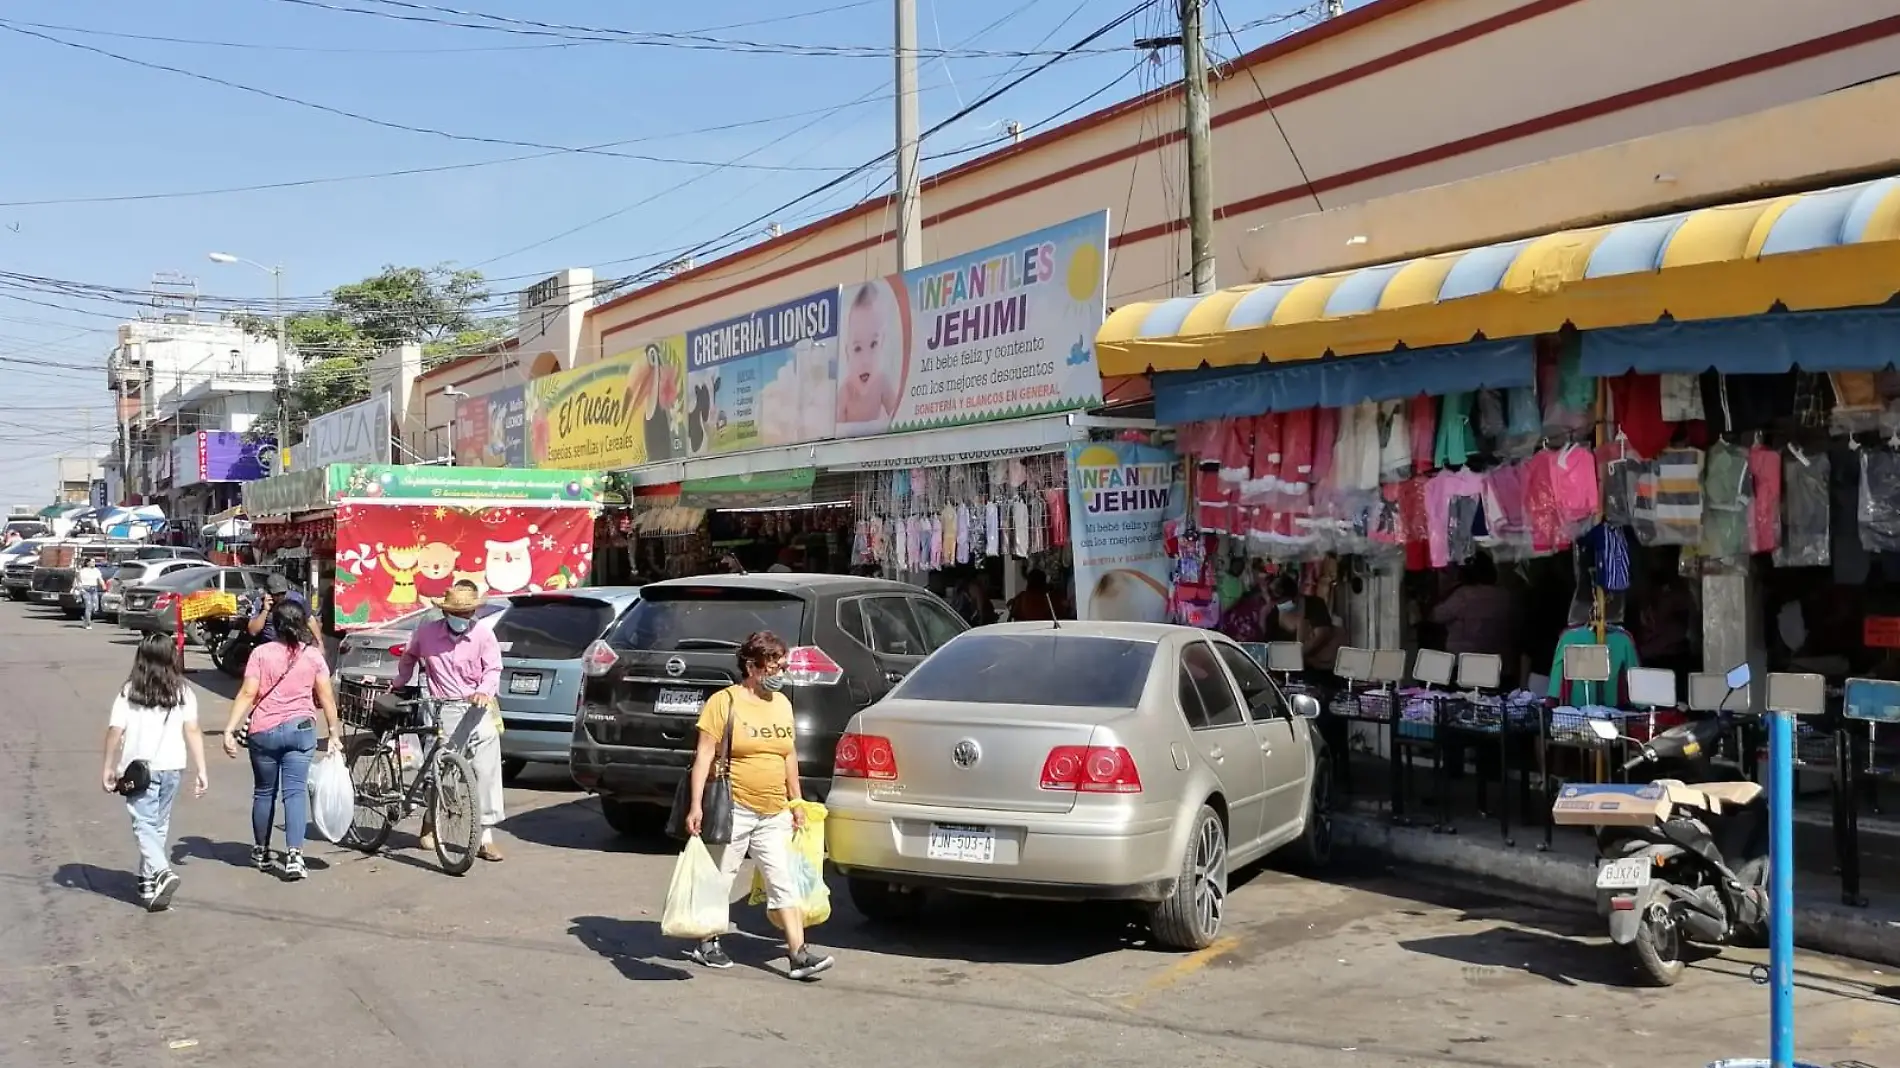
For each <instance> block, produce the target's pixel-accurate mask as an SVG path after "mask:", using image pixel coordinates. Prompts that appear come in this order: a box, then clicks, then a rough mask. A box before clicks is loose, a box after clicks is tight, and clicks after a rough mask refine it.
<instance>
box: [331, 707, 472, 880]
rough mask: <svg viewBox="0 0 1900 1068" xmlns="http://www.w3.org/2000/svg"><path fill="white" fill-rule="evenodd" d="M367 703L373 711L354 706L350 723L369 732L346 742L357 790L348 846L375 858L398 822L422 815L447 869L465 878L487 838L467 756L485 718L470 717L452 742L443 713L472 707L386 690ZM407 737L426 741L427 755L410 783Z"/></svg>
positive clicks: (465, 717) (348, 717)
mask: <svg viewBox="0 0 1900 1068" xmlns="http://www.w3.org/2000/svg"><path fill="white" fill-rule="evenodd" d="M367 703H368V704H369V706H370V707H369V709H368V711H367V714H363V712H362V710H361V709H360V708H358V707H352V708H350V709H348V710H346V712H345V715H344V717H343V718H344V722H345V723H347V724H349V725H350V726H355V727H362V728H364V731H365V733H357V734H353V735H351V736H350V738H349V739H348V740H347V741H346V742H345V743H344V763H345V766H347V767H348V768H349V769H350V783H351V785H352V786H354V787H355V789H356V811H355V814H354V816H353V818H352V819H351V821H350V830H349V833H348V834H346V835H345V836H344V839H343V844H344V845H347V846H349V847H351V848H353V849H359V850H361V851H363V852H365V853H372V854H373V853H375V852H377V851H378V850H380V849H382V848H383V845H384V844H385V843H387V842H388V841H389V834H390V831H391V830H393V829H394V828H395V825H396V824H397V823H399V822H401V821H402V820H405V819H408V818H409V817H410V816H412V815H414V814H416V813H417V812H418V811H423V812H426V813H427V819H426V820H425V822H426V823H427V824H429V825H431V826H433V827H434V829H435V833H434V837H435V856H436V860H437V861H438V862H440V863H441V865H442V870H443V871H445V872H447V873H448V874H450V875H463V874H466V873H467V872H468V870H469V868H471V867H473V866H474V865H475V851H476V850H477V849H478V848H479V847H480V845H481V837H482V820H481V800H480V795H479V794H478V793H477V790H476V785H475V769H474V766H473V765H471V764H470V763H469V762H468V757H467V756H466V755H465V754H466V752H467V750H468V745H469V739H470V736H471V735H472V734H473V733H474V729H475V726H476V724H478V723H479V722H480V720H481V717H480V715H479V714H473V715H471V714H464V715H463V716H462V721H461V724H460V726H458V728H457V729H456V732H455V735H454V736H453V737H448V738H445V737H444V736H443V734H442V709H443V708H444V706H447V705H453V704H465V703H466V702H461V701H446V700H439V699H436V698H430V697H421V696H408V695H403V694H398V693H395V692H393V691H383V692H382V693H380V694H378V695H377V696H376V697H375V698H374V699H373V700H371V701H369V702H367ZM405 737H414V738H418V739H427V748H426V750H425V751H424V752H423V755H422V757H421V759H419V760H417V761H416V762H415V764H414V767H413V770H412V771H411V773H410V774H409V777H408V778H407V779H406V780H405V778H404V771H405V769H404V766H403V764H404V761H403V759H402V739H403V738H405ZM458 818H460V819H462V820H463V821H464V822H465V824H466V826H464V823H463V822H457V820H458Z"/></svg>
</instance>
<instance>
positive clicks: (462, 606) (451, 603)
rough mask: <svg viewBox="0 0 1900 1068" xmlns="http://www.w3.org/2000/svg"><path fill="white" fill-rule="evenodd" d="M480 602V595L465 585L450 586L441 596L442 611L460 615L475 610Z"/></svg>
mask: <svg viewBox="0 0 1900 1068" xmlns="http://www.w3.org/2000/svg"><path fill="white" fill-rule="evenodd" d="M481 603H482V598H481V595H480V594H477V593H476V592H475V591H474V590H471V589H469V588H468V587H467V586H450V587H449V592H448V593H447V594H446V595H445V596H444V597H443V598H442V611H444V612H448V613H450V614H453V615H462V614H464V613H468V612H473V611H475V609H476V608H478V607H480V606H481Z"/></svg>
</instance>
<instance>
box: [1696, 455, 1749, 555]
mask: <svg viewBox="0 0 1900 1068" xmlns="http://www.w3.org/2000/svg"><path fill="white" fill-rule="evenodd" d="M1753 498H1754V482H1753V480H1752V479H1751V478H1750V477H1749V468H1748V450H1747V449H1744V448H1742V447H1741V446H1739V445H1732V444H1730V443H1728V442H1726V441H1718V442H1715V443H1714V444H1712V445H1710V446H1709V451H1708V453H1707V454H1706V455H1705V456H1704V459H1703V465H1702V541H1701V550H1702V555H1704V556H1708V557H1712V558H1715V559H1727V558H1729V557H1737V556H1743V555H1746V554H1747V552H1748V539H1749V524H1750V519H1749V511H1750V509H1751V507H1752V505H1753Z"/></svg>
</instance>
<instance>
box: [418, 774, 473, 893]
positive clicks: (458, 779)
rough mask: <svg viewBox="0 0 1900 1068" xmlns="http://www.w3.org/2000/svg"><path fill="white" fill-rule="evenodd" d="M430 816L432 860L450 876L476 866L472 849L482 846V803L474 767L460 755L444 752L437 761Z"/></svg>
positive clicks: (431, 791)
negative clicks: (432, 830)
mask: <svg viewBox="0 0 1900 1068" xmlns="http://www.w3.org/2000/svg"><path fill="white" fill-rule="evenodd" d="M429 816H430V822H431V823H432V824H433V825H434V826H435V859H437V860H438V861H441V862H442V870H443V871H445V872H448V873H449V874H450V875H462V874H465V873H466V872H467V871H468V869H469V868H471V867H473V866H474V865H475V850H476V849H477V848H478V847H479V846H480V845H481V840H482V805H481V798H480V797H479V796H478V795H477V794H476V792H475V769H474V768H471V767H470V766H469V763H468V761H467V760H466V759H464V758H463V757H462V754H460V753H443V754H442V756H441V759H439V760H438V761H437V762H436V765H435V785H434V787H433V788H432V789H431V790H430V791H429Z"/></svg>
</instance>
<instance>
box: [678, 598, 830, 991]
mask: <svg viewBox="0 0 1900 1068" xmlns="http://www.w3.org/2000/svg"><path fill="white" fill-rule="evenodd" d="M785 657H786V648H785V643H784V642H783V641H782V640H780V638H779V636H778V635H776V634H773V633H772V632H771V631H769V630H762V631H758V632H756V633H754V634H752V635H750V636H749V637H747V638H746V640H745V643H744V644H742V645H740V646H739V675H740V678H741V680H742V681H741V682H739V684H738V685H736V686H728V687H726V688H725V689H723V690H720V691H719V692H718V693H716V694H713V695H712V696H711V697H709V698H707V699H706V705H705V707H704V708H702V709H700V712H699V748H698V749H697V750H696V751H695V752H694V754H693V770H692V784H691V787H690V789H691V790H692V794H691V797H692V799H693V807H692V809H691V810H690V811H688V812H687V814H686V832H687V833H688V834H691V835H694V836H697V835H698V834H699V829H700V827H701V826H702V825H703V824H704V823H705V818H706V814H705V812H703V811H702V810H701V804H702V799H703V798H704V797H705V796H706V780H707V779H708V778H710V777H711V776H712V766H713V761H714V760H715V759H717V758H718V755H719V747H720V746H721V745H722V744H724V741H725V737H726V724H727V722H728V721H730V722H731V724H732V753H731V757H730V762H729V765H728V767H729V771H728V773H727V775H728V777H729V778H730V779H731V780H732V842H731V843H730V844H728V845H723V846H709V847H708V848H709V849H710V850H711V851H712V855H713V862H714V863H716V864H718V865H719V871H720V873H721V874H723V875H724V876H725V877H726V878H727V879H728V880H730V879H732V878H733V877H734V876H736V875H737V874H738V872H739V865H740V864H742V863H744V861H745V859H746V856H747V855H748V854H750V855H751V857H752V858H753V859H754V860H756V861H758V863H759V869H760V871H762V872H763V873H764V874H765V907H766V908H767V909H769V910H770V911H772V912H773V913H775V914H776V916H777V918H778V921H779V926H780V927H781V928H783V929H784V931H785V949H786V952H787V954H788V955H789V956H790V957H791V970H790V973H789V974H790V975H791V977H792V978H794V979H810V978H813V977H814V976H816V975H818V973H820V972H822V971H824V970H825V969H827V968H830V967H831V958H830V957H827V956H823V955H821V954H818V953H814V952H813V951H812V950H811V947H809V946H807V945H806V944H805V924H804V915H803V913H801V912H800V911H799V904H798V879H797V877H796V875H795V874H794V873H793V869H792V832H793V831H794V830H796V829H797V828H800V827H803V826H804V825H805V815H804V812H803V811H802V810H800V809H798V808H795V807H793V802H795V801H799V800H801V798H800V796H799V789H798V750H797V747H796V746H795V745H794V744H793V742H794V740H795V738H796V734H797V731H796V727H795V726H794V725H793V721H792V702H791V701H790V700H789V699H787V698H786V696H785V695H784V694H783V693H781V692H779V691H781V690H783V689H784V688H785ZM691 956H692V959H693V960H694V961H695V962H697V963H699V964H703V965H705V966H706V967H708V968H730V967H732V958H730V957H728V956H726V953H725V950H723V949H721V948H720V946H719V939H717V938H709V939H707V940H706V941H704V942H701V943H700V944H699V945H698V946H696V947H695V948H694V949H693V952H692V954H691Z"/></svg>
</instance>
